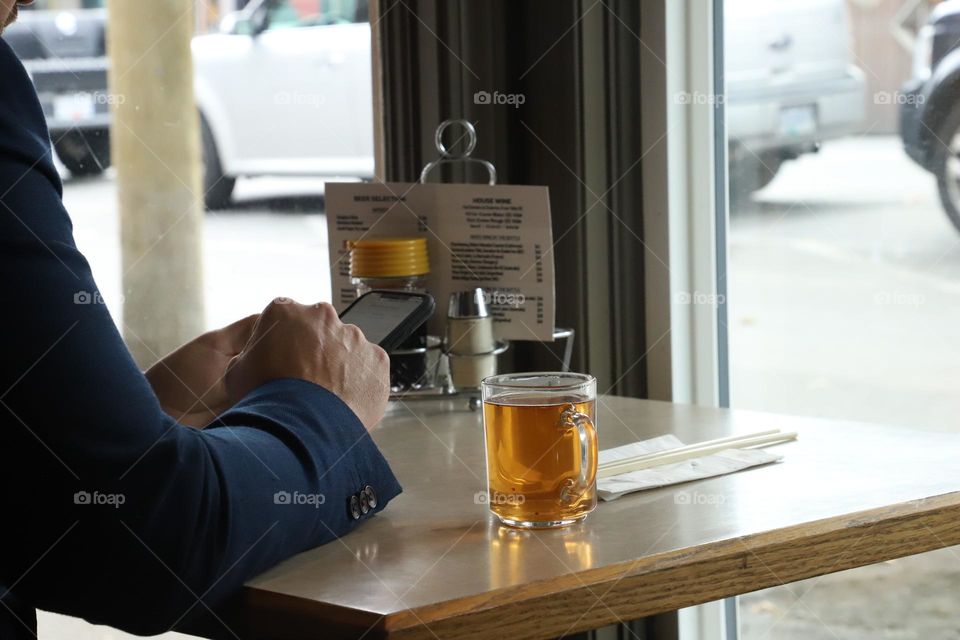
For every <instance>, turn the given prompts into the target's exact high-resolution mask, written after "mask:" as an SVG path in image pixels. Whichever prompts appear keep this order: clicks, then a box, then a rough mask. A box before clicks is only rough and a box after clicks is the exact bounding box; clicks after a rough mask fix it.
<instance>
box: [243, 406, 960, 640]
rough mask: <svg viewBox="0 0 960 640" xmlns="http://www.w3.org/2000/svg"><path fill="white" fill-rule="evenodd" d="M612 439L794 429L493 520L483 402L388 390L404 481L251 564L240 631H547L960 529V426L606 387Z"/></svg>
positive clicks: (604, 418)
mask: <svg viewBox="0 0 960 640" xmlns="http://www.w3.org/2000/svg"><path fill="white" fill-rule="evenodd" d="M598 426H599V432H600V444H601V447H602V448H608V447H613V446H617V445H621V444H625V443H627V442H630V441H634V440H637V439H645V438H650V437H653V436H656V435H660V434H664V433H675V434H676V435H677V436H678V437H680V439H681V440H683V441H685V442H696V441H700V440H707V439H710V438H717V437H721V436H724V435H728V434H731V433H748V432H753V431H760V430H764V429H771V428H781V429H785V430H796V431H798V432H799V433H800V439H799V441H797V442H794V443H790V444H787V445H780V446H779V447H777V449H776V450H778V451H779V452H781V453H783V454H784V456H785V459H784V461H783V462H782V463H779V464H773V465H768V466H765V467H759V468H755V469H751V470H747V471H742V472H740V473H737V474H733V475H729V476H724V477H720V478H714V479H710V480H702V481H697V482H692V483H688V484H685V485H679V486H674V487H667V488H663V489H657V490H652V491H646V492H642V493H636V494H632V495H628V496H625V497H623V498H621V499H620V500H617V501H614V502H610V503H601V504H600V505H599V506H598V508H597V510H596V511H595V512H594V513H593V514H591V515H590V517H589V518H587V520H586V522H584V523H582V524H580V525H576V526H574V527H571V528H568V529H560V530H549V531H518V530H514V529H509V528H506V527H501V526H500V525H499V524H497V522H496V521H495V518H494V517H493V516H492V515H490V514H488V512H487V508H486V506H485V505H483V504H479V503H478V502H479V500H478V499H477V496H478V495H483V492H484V455H483V433H482V427H481V417H480V415H479V413H476V412H471V411H469V410H467V408H466V406H465V401H464V400H463V399H459V400H451V401H443V402H436V401H416V402H414V401H411V402H407V403H406V404H398V405H396V406H394V407H392V408H391V410H390V413H389V414H388V416H387V418H386V419H385V420H384V422H383V424H382V425H381V426H380V427H379V428H378V429H377V431H376V433H375V434H374V438H375V440H376V441H377V442H378V444H379V445H380V446H381V448H382V449H383V451H384V453H385V455H386V457H387V458H388V459H389V461H390V463H391V465H392V466H393V469H394V470H395V472H396V474H397V476H398V478H399V479H400V482H401V483H402V484H403V486H404V488H405V492H404V493H403V495H401V496H400V497H399V498H397V499H396V500H395V501H394V502H393V503H392V504H391V505H390V506H389V508H388V509H387V510H386V511H385V512H384V513H382V514H380V515H378V516H377V517H376V518H374V519H373V520H372V521H371V522H369V523H367V524H366V525H364V526H363V527H361V528H360V529H359V530H358V531H357V532H355V533H353V534H351V535H349V536H347V537H346V538H344V539H342V540H340V541H338V542H332V543H330V544H328V545H325V546H323V547H320V548H317V549H313V550H312V551H309V552H306V553H303V554H301V555H299V556H297V557H295V558H293V559H291V560H289V561H288V562H286V563H284V564H282V565H280V566H278V567H276V568H275V569H273V570H271V571H269V572H268V573H266V574H264V575H262V576H260V577H258V578H257V579H256V580H254V581H252V582H251V583H250V584H249V585H248V588H247V592H246V594H245V597H244V617H245V621H244V626H245V628H246V632H247V633H246V634H244V635H245V636H246V635H249V636H251V637H264V638H271V639H276V638H336V637H342V638H361V637H362V638H368V639H373V638H424V639H429V640H434V639H435V638H442V639H443V640H447V639H448V638H497V639H503V640H506V639H510V640H514V639H519V638H551V637H557V636H561V635H564V634H567V633H573V632H576V631H582V630H586V629H593V628H598V627H601V626H604V625H607V624H611V623H615V622H618V621H628V620H633V619H637V618H641V617H644V616H649V615H653V614H657V613H663V612H667V611H672V610H675V609H678V608H680V607H686V606H690V605H694V604H699V603H703V602H708V601H711V600H716V599H719V598H724V597H728V596H732V595H735V594H742V593H747V592H749V591H754V590H757V589H762V588H765V587H770V586H773V585H779V584H783V583H787V582H792V581H795V580H800V579H803V578H808V577H811V576H816V575H821V574H824V573H830V572H833V571H840V570H843V569H850V568H852V567H858V566H862V565H867V564H871V563H876V562H880V561H883V560H888V559H891V558H898V557H901V556H907V555H911V554H915V553H920V552H923V551H928V550H932V549H937V548H941V547H944V546H948V545H955V544H960V436H955V435H952V434H934V433H925V432H921V431H912V430H904V429H894V428H887V427H879V426H872V425H866V424H857V423H851V422H841V421H833V420H815V419H807V418H796V417H787V416H779V415H773V414H761V413H753V412H746V411H728V410H718V409H702V408H695V407H690V406H683V405H674V404H669V403H662V402H652V401H642V400H631V399H624V398H614V397H606V398H602V399H601V402H600V406H599V421H598Z"/></svg>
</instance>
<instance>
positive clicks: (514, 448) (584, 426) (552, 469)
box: [482, 373, 597, 528]
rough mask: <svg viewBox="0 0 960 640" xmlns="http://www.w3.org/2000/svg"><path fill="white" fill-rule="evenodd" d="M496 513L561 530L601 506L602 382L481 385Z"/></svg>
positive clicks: (542, 378) (526, 378)
mask: <svg viewBox="0 0 960 640" xmlns="http://www.w3.org/2000/svg"><path fill="white" fill-rule="evenodd" d="M482 388H483V426H484V437H485V442H486V454H487V490H488V494H487V497H488V504H489V506H490V510H491V511H493V513H495V514H496V515H497V517H499V518H500V521H501V522H503V523H504V524H507V525H510V526H514V527H530V528H542V527H562V526H565V525H569V524H573V523H574V522H577V521H579V520H583V519H584V518H586V517H587V514H589V513H590V512H591V511H593V509H594V508H595V507H596V506H597V428H596V398H597V381H596V378H594V377H593V376H590V375H585V374H581V373H511V374H505V375H498V376H492V377H490V378H486V379H484V381H483V385H482Z"/></svg>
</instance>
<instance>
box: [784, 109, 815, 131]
mask: <svg viewBox="0 0 960 640" xmlns="http://www.w3.org/2000/svg"><path fill="white" fill-rule="evenodd" d="M816 132H817V109H816V107H814V106H813V105H803V106H798V107H784V108H782V109H780V135H781V136H783V137H785V138H807V137H810V136H812V135H814V134H815V133H816Z"/></svg>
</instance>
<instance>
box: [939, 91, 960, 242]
mask: <svg viewBox="0 0 960 640" xmlns="http://www.w3.org/2000/svg"><path fill="white" fill-rule="evenodd" d="M933 144H935V145H936V150H935V151H934V155H933V168H934V173H935V174H936V176H937V188H938V190H939V192H940V204H941V205H942V206H943V210H944V211H945V212H946V213H947V217H948V218H949V219H950V222H951V223H953V226H954V227H955V228H956V229H957V230H958V231H960V104H958V105H957V106H955V107H953V109H952V110H951V111H950V113H949V114H948V115H947V117H946V118H945V119H944V121H943V124H941V125H940V127H939V128H938V129H937V139H936V140H934V141H933Z"/></svg>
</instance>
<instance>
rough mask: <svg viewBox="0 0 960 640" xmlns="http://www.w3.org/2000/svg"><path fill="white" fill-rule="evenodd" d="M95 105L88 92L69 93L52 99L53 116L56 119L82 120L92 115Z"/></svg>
mask: <svg viewBox="0 0 960 640" xmlns="http://www.w3.org/2000/svg"><path fill="white" fill-rule="evenodd" d="M95 112H96V107H95V105H94V104H93V96H92V95H91V94H89V93H71V94H67V95H62V96H57V97H56V98H54V99H53V117H54V118H56V119H57V120H69V121H70V122H82V121H83V120H89V119H91V118H92V117H93V116H94V113H95Z"/></svg>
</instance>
